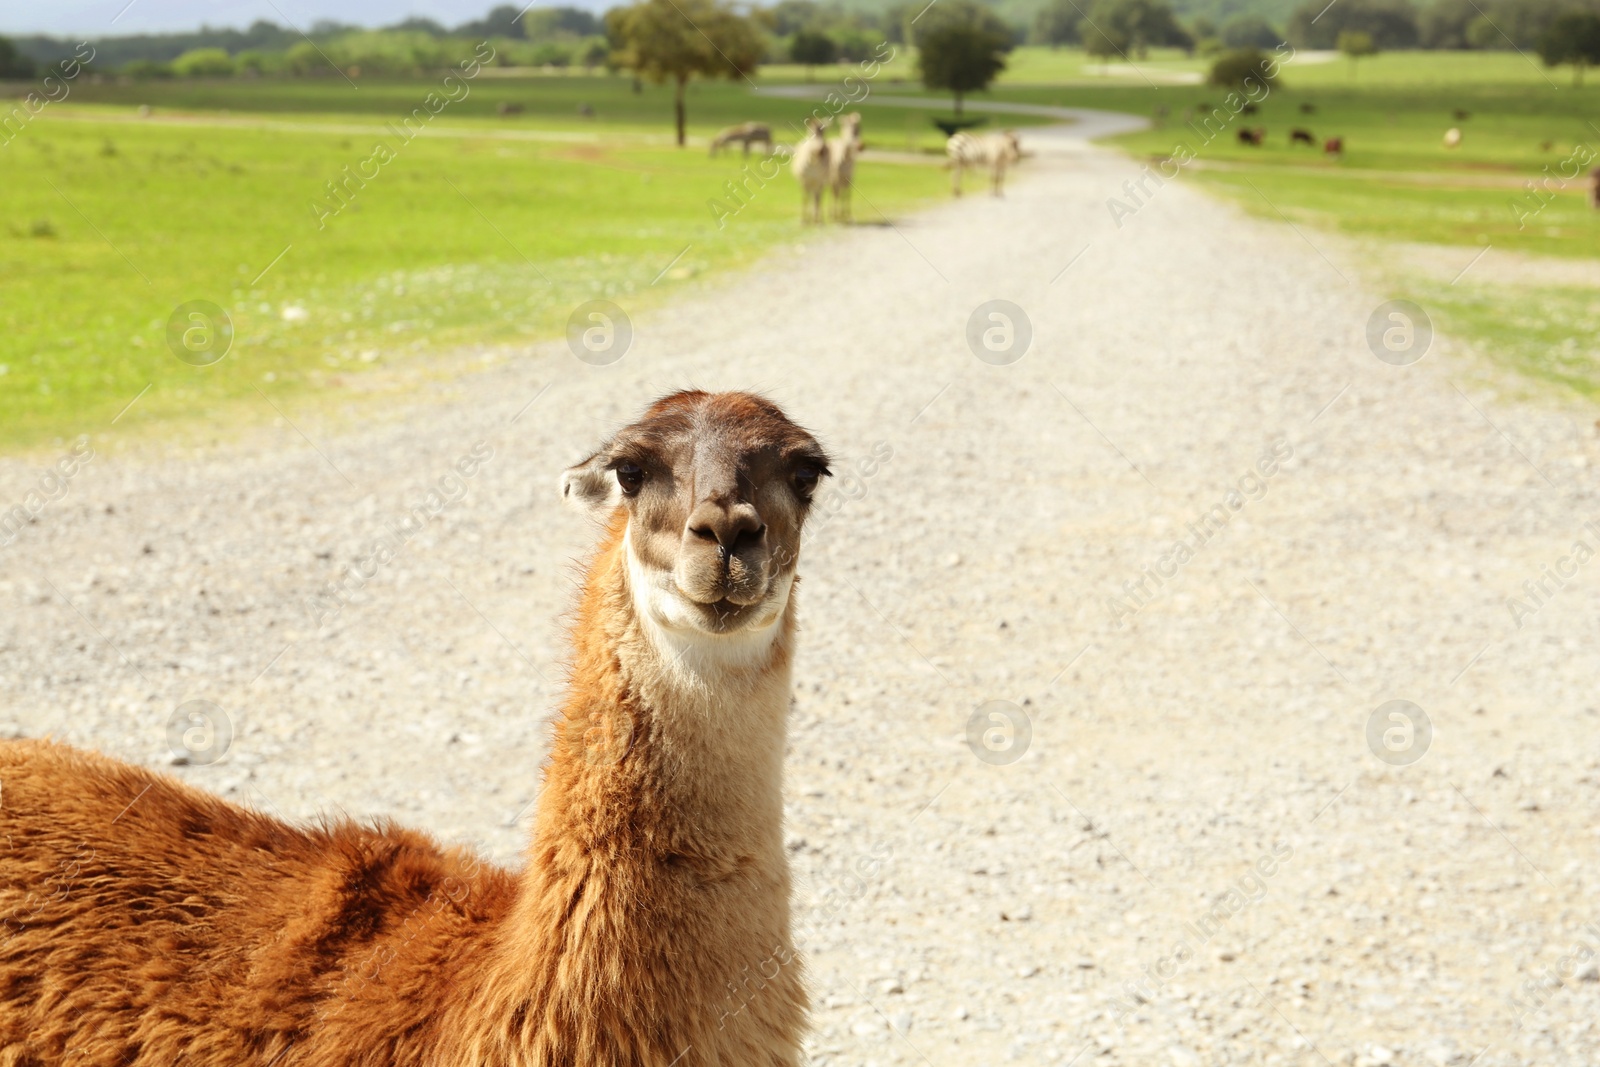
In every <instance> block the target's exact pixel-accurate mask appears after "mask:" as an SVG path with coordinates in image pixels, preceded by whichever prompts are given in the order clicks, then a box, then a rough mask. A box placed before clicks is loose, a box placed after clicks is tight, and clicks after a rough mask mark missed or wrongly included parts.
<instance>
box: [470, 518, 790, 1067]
mask: <svg viewBox="0 0 1600 1067" xmlns="http://www.w3.org/2000/svg"><path fill="white" fill-rule="evenodd" d="M628 558H629V557H628V552H627V547H626V534H625V527H624V524H623V523H622V522H621V521H620V520H619V521H618V522H617V523H615V524H614V525H613V527H612V529H611V530H610V533H609V535H608V537H607V538H606V540H605V542H604V544H603V545H602V547H601V549H600V551H599V553H598V555H597V556H596V558H595V561H594V563H593V565H592V566H591V567H590V570H589V574H588V577H587V580H586V581H585V585H584V592H583V598H582V601H581V604H580V608H579V614H578V621H577V625H576V626H575V628H574V634H573V641H574V657H573V670H572V682H571V691H570V694H569V696H568V698H567V701H566V703H565V705H564V707H563V708H562V711H561V715H560V718H559V720H558V722H557V724H556V733H555V737H554V739H553V749H552V753H551V758H550V764H549V767H548V769H547V771H546V774H545V783H544V789H543V791H542V792H541V794H540V797H539V805H538V814H537V817H536V819H535V825H534V834H533V840H532V842H531V843H530V845H529V848H528V852H527V862H526V866H525V868H524V870H523V872H522V874H521V876H520V883H519V886H518V890H517V898H516V903H515V904H514V905H513V907H512V910H511V912H510V913H509V914H508V915H507V916H506V917H505V919H504V920H503V922H502V923H500V924H496V927H495V929H494V930H493V931H486V933H488V934H489V942H488V944H489V945H492V949H491V955H490V956H489V957H488V958H487V959H486V960H485V961H484V962H485V967H484V968H483V969H482V970H480V971H479V972H477V975H476V979H475V980H474V982H473V984H474V986H476V990H475V991H474V992H473V994H472V995H471V997H470V998H468V999H467V1000H464V1001H463V1002H462V1006H463V1013H462V1015H461V1016H460V1026H459V1032H458V1035H457V1037H456V1038H455V1039H454V1041H455V1046H454V1047H455V1048H456V1049H457V1055H456V1056H455V1057H454V1058H451V1059H449V1061H448V1062H449V1063H450V1064H451V1065H452V1067H454V1065H455V1064H457V1063H460V1064H484V1063H496V1064H498V1063H507V1064H532V1063H565V1062H592V1063H618V1064H624V1063H625V1064H634V1063H657V1062H659V1063H662V1064H665V1063H668V1062H671V1061H672V1060H673V1059H674V1057H676V1056H679V1055H680V1054H681V1053H682V1052H683V1050H684V1049H685V1048H686V1047H690V1046H692V1047H694V1048H696V1049H698V1050H700V1055H701V1056H702V1057H703V1058H704V1060H705V1061H706V1062H740V1061H748V1062H755V1061H756V1060H759V1062H763V1063H773V1064H792V1063H793V1062H794V1052H793V1050H794V1049H795V1048H798V1040H799V1038H798V1034H799V1032H800V1028H801V1026H802V1025H803V1017H804V1013H805V992H804V986H803V984H802V983H801V981H800V978H799V967H798V966H791V962H792V961H793V960H794V954H793V949H792V947H791V943H790V936H789V870H788V862H787V858H786V854H785V852H784V849H783V829H782V823H783V799H782V770H783V755H784V740H785V738H784V727H785V717H786V715H787V711H788V701H789V661H790V651H791V648H792V638H793V632H794V620H793V606H792V603H790V604H786V605H785V607H784V609H783V616H782V618H781V620H780V621H779V622H778V623H777V624H776V629H775V632H774V634H773V636H772V640H771V643H770V647H769V648H768V649H767V650H766V651H767V654H766V655H765V656H757V655H755V654H754V649H752V648H750V647H745V646H733V647H728V648H716V647H702V646H700V645H698V644H695V645H691V646H688V647H684V646H682V645H675V641H674V639H673V638H671V637H670V635H663V634H661V633H659V632H656V631H655V630H653V629H652V624H651V623H650V621H649V619H648V618H646V617H645V615H646V614H647V613H645V612H641V611H639V610H638V609H637V606H636V604H635V601H634V597H633V588H634V585H635V584H636V583H635V582H634V581H632V580H630V575H629V569H628ZM729 653H732V654H729ZM772 959H777V960H779V961H781V968H780V971H781V973H780V974H779V975H778V976H777V978H776V980H774V981H772V982H771V983H770V985H767V986H766V988H764V989H763V991H762V992H761V994H760V995H759V996H758V997H751V998H749V999H748V1002H747V1000H746V999H738V998H735V999H730V993H729V990H730V989H733V988H734V983H735V981H736V980H737V979H740V978H741V976H743V975H745V974H747V973H748V972H751V971H753V970H755V969H756V968H758V967H760V966H762V964H763V961H764V960H768V961H770V960H772ZM767 967H768V969H769V970H770V968H771V964H770V963H768V964H767ZM753 1034H764V1035H767V1036H766V1037H760V1038H757V1037H753V1036H752V1035H753ZM774 1035H776V1036H774ZM751 1041H757V1042H758V1043H761V1042H767V1041H776V1042H777V1043H776V1044H775V1045H773V1046H772V1047H773V1048H774V1049H775V1050H776V1051H774V1052H772V1053H771V1054H762V1055H760V1056H759V1057H753V1055H752V1051H751V1050H752V1049H753V1048H754V1047H755V1046H753V1045H751V1044H750V1042H751ZM719 1057H720V1058H719Z"/></svg>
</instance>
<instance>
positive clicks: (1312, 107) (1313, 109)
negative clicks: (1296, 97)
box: [1300, 101, 1317, 115]
mask: <svg viewBox="0 0 1600 1067" xmlns="http://www.w3.org/2000/svg"><path fill="white" fill-rule="evenodd" d="M1316 113H1317V105H1316V104H1313V103H1311V102H1310V101H1306V102H1305V103H1303V104H1301V105H1300V114H1302V115H1315V114H1316Z"/></svg>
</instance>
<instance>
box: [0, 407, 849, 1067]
mask: <svg viewBox="0 0 1600 1067" xmlns="http://www.w3.org/2000/svg"><path fill="white" fill-rule="evenodd" d="M827 473H828V458H827V455H826V454H825V453H824V452H823V450H822V448H821V447H820V446H819V445H818V443H817V442H816V440H815V439H814V438H813V437H812V436H811V435H810V434H809V433H807V432H806V431H805V430H803V429H801V428H800V427H799V426H797V425H796V424H794V423H793V422H791V421H790V420H789V419H788V418H787V417H786V416H785V415H784V413H783V412H782V411H780V410H779V409H778V407H777V406H775V405H774V404H772V403H771V402H769V401H767V400H765V399H762V398H761V397H757V396H753V395H750V394H747V393H719V394H709V393H702V392H682V393H676V394H674V395H672V396H668V397H665V398H664V399H662V400H659V401H657V402H656V403H655V404H654V405H653V406H651V407H650V408H649V410H648V411H646V412H645V414H644V416H643V418H641V419H640V420H639V421H638V422H636V423H634V424H633V425H631V426H628V427H627V428H625V429H623V430H622V431H621V432H619V433H618V434H617V435H616V436H614V437H613V438H612V439H611V440H610V441H608V442H606V444H605V445H603V446H602V447H601V449H600V450H599V451H598V452H596V453H595V454H594V455H592V456H590V457H589V458H588V459H587V460H585V461H584V462H582V463H580V464H578V465H577V466H576V467H573V468H572V469H570V470H568V471H567V472H566V474H565V475H564V476H563V478H562V494H563V496H565V497H566V498H567V499H568V500H570V501H573V502H575V503H578V504H581V505H582V506H584V507H586V508H588V509H591V510H592V511H594V512H595V513H597V514H598V515H599V516H601V517H603V519H604V531H605V532H604V536H603V538H602V540H601V543H600V546H599V548H598V550H597V552H596V553H595V556H594V558H593V560H592V562H591V563H590V566H589V569H588V573H587V576H586V577H585V579H584V582H583V590H582V595H581V599H580V603H579V608H578V612H577V619H576V623H575V626H574V631H573V638H572V643H573V651H572V665H571V681H570V687H569V692H568V695H567V697H566V698H565V702H564V704H563V706H562V709H561V712H560V714H559V715H558V716H557V719H556V723H555V730H554V737H553V743H552V749H551V755H550V762H549V765H548V767H547V769H546V772H545V779H544V787H543V790H542V791H541V793H540V798H539V805H538V812H537V815H536V817H535V820H534V826H533V835H532V840H531V843H530V844H529V846H528V849H527V853H526V863H525V866H524V867H523V869H522V870H521V871H519V872H513V871H507V870H501V869H498V868H495V867H491V866H488V865H486V864H484V863H481V862H480V861H478V860H477V859H475V858H474V857H473V856H472V855H471V854H470V853H469V852H466V851H463V850H456V851H450V850H446V849H443V848H441V847H440V846H439V845H437V844H435V843H434V842H433V841H432V840H430V839H429V838H427V837H426V836H424V835H422V834H419V833H413V832H411V831H407V830H402V829H396V828H393V827H391V826H388V825H379V826H375V827H365V826H359V825H355V824H352V823H349V822H339V823H334V824H329V825H323V826H318V827H311V828H302V827H296V826H291V825H288V824H286V823H284V822H281V821H279V820H277V819H273V818H269V817H267V816H265V815H262V814H260V813H258V812H254V811H251V810H248V809H245V808H242V807H238V806H235V805H233V804H230V803H227V802H226V801H223V800H221V799H219V798H217V797H214V796H211V795H209V794H206V793H204V792H201V791H199V790H197V789H194V788H191V787H189V786H187V785H184V784H182V783H180V782H178V781H176V780H174V779H172V778H168V777H165V776H162V775H159V774H156V773H153V772H151V771H148V770H145V769H143V768H140V767H134V766H131V765H128V764H125V763H120V762H117V761H115V760H111V759H107V758H105V757H102V756H97V755H93V754H91V753H87V752H80V751H76V750H73V749H70V748H67V747H65V746H62V745H57V744H52V743H50V742H47V741H10V742H3V743H0V1067H62V1065H71V1067H80V1065H81V1067H173V1065H175V1064H183V1065H188V1067H671V1065H674V1064H677V1065H680V1067H694V1065H698V1064H710V1065H719V1067H735V1065H737V1067H793V1065H794V1064H796V1063H797V1061H798V1059H799V1048H800V1040H801V1036H802V1031H803V1028H804V1024H805V1016H806V1009H807V1002H806V994H805V991H804V988H803V983H802V980H801V974H800V963H799V960H798V959H797V958H796V956H795V952H794V948H793V946H792V943H791V940H790V932H789V923H790V920H789V884H790V883H789V868H788V862H787V858H786V853H785V851H784V848H783V836H782V826H781V823H782V818H783V800H782V794H781V776H782V769H783V755H784V745H785V718H786V715H787V712H788V706H789V695H790V688H791V683H790V664H791V658H792V655H793V650H794V641H795V626H796V623H795V610H796V609H795V599H794V596H793V588H794V585H795V583H796V580H797V579H796V575H795V566H796V561H797V559H798V553H799V547H800V536H801V528H802V525H803V523H804V521H805V518H806V514H807V511H808V509H809V506H810V501H811V496H812V493H813V491H814V490H815V488H816V485H817V483H818V481H819V480H820V479H821V478H822V477H823V476H825V475H826V474H827ZM757 972H759V973H760V974H761V976H762V980H761V981H760V982H759V983H755V984H754V985H752V983H751V982H750V981H749V980H748V979H749V978H750V976H751V975H753V974H755V973H757ZM741 981H742V984H741Z"/></svg>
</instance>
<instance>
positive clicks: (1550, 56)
mask: <svg viewBox="0 0 1600 1067" xmlns="http://www.w3.org/2000/svg"><path fill="white" fill-rule="evenodd" d="M1088 3H1089V7H1088V10H1087V11H1084V10H1083V8H1082V7H1081V5H1080V2H1079V0H1046V4H1045V6H1044V7H1043V8H1041V9H1040V10H1039V11H1038V13H1037V15H1036V17H1035V19H1034V22H1033V25H1032V26H1031V27H1029V28H1024V27H1020V26H1017V25H1015V24H1013V23H1009V22H1007V21H1006V20H1005V19H1004V18H1003V17H1002V16H1001V15H1000V14H999V12H998V11H997V10H996V9H995V7H994V6H992V5H991V4H989V3H985V2H983V0H942V2H940V3H938V4H937V5H934V4H926V5H923V6H921V7H920V8H914V7H913V5H912V4H909V3H904V4H897V5H896V6H895V7H892V8H889V9H888V10H886V11H885V12H884V13H883V14H882V15H878V16H873V15H869V14H864V13H861V12H853V11H851V10H849V9H847V8H845V7H844V6H843V5H842V4H840V3H838V2H836V0H835V2H828V3H819V2H817V0H779V2H778V3H777V4H775V5H773V6H772V7H769V8H754V9H741V8H739V7H736V6H735V5H734V4H733V3H732V2H730V0H637V2H635V3H633V4H631V5H628V6H619V7H614V8H612V9H611V10H609V11H607V12H606V13H605V15H604V16H603V17H602V18H596V17H595V16H594V15H593V14H592V13H590V12H587V11H584V10H582V9H579V8H572V7H560V8H541V9H538V10H537V11H534V10H527V9H525V10H524V11H521V12H519V11H518V10H517V9H516V8H514V7H512V6H510V5H504V6H501V7H497V8H494V9H493V10H491V11H490V12H489V13H488V14H487V15H486V16H485V17H484V18H483V19H479V20H475V21H473V22H469V23H464V24H462V25H460V26H458V27H456V28H455V29H454V30H447V29H445V27H443V26H442V25H440V24H439V23H437V22H433V21H431V20H428V19H419V18H413V19H408V20H406V21H405V22H402V23H399V24H397V25H395V26H392V27H389V28H387V29H382V30H363V29H359V28H352V27H347V26H342V25H338V24H335V23H326V22H325V23H318V24H317V25H316V26H314V27H313V33H314V34H320V39H316V38H307V37H304V36H301V35H299V34H297V33H295V34H293V35H292V36H291V31H287V30H284V29H282V28H280V27H277V26H275V25H273V24H271V23H267V22H264V21H261V22H257V23H255V24H254V25H252V26H251V27H250V28H249V29H248V30H244V31H234V30H209V29H207V30H202V31H201V32H200V34H199V35H182V34H175V35H158V36H153V37H152V36H145V37H138V38H113V39H107V40H102V41H96V42H94V47H95V56H94V60H93V64H92V66H91V67H90V71H91V76H95V75H98V74H100V73H102V72H103V71H104V70H105V69H106V68H108V67H109V68H112V69H113V70H114V71H115V72H116V73H117V74H118V75H119V76H123V77H175V76H190V77H226V76H235V75H244V76H257V77H259V76H262V75H316V74H333V73H339V74H343V75H344V76H345V77H347V78H350V77H357V76H361V75H363V74H407V73H420V72H422V71H430V70H439V69H443V68H445V67H448V66H451V65H454V64H457V63H465V62H469V61H471V57H470V56H468V55H467V53H468V52H470V51H472V50H473V49H474V48H475V46H476V44H481V42H483V41H485V40H487V41H491V42H493V43H494V53H493V54H494V59H493V60H492V62H494V63H497V64H499V65H502V66H555V67H562V66H570V65H573V64H574V63H581V64H582V65H584V66H586V67H589V68H593V67H597V66H600V65H602V64H603V65H604V66H606V67H607V68H608V69H611V70H627V71H630V72H631V73H632V74H633V76H634V79H635V88H637V87H638V85H639V84H640V83H641V82H642V81H643V80H649V81H651V82H655V83H657V84H663V85H668V84H670V85H671V86H672V88H673V100H674V113H675V124H676V127H677V139H678V143H679V144H680V145H682V144H684V143H685V139H686V133H685V128H686V116H685V111H686V96H685V94H686V90H687V86H688V85H689V83H690V81H691V80H693V79H695V78H701V79H707V78H725V79H734V78H739V77H748V76H749V75H750V74H751V73H753V72H754V71H755V70H756V69H757V68H758V67H759V66H760V65H761V64H763V63H770V62H774V61H782V60H785V59H787V60H789V61H791V62H796V63H801V64H804V65H807V66H808V67H815V66H819V65H824V64H829V63H834V62H838V61H841V60H843V61H852V62H857V63H876V61H877V60H876V59H874V58H873V57H874V56H876V57H877V58H879V59H881V58H882V57H883V53H882V52H881V51H879V49H880V48H882V47H887V46H888V45H889V44H891V43H896V44H904V45H906V46H908V51H910V52H911V53H913V55H914V57H915V64H916V67H917V71H918V73H919V74H920V76H921V80H922V83H923V85H925V86H926V87H927V88H929V89H933V90H938V91H944V92H949V93H950V94H951V95H952V97H953V100H954V105H955V111H956V114H957V119H958V120H959V119H960V118H961V106H962V101H963V98H964V97H965V96H966V95H967V94H969V93H972V92H977V91H982V90H985V89H987V88H988V87H989V86H990V85H991V84H992V83H993V81H994V79H995V78H996V77H997V76H998V75H999V73H1000V72H1001V71H1003V70H1004V69H1005V67H1006V62H1007V59H1006V56H1007V53H1009V52H1010V51H1011V50H1012V49H1013V48H1014V47H1015V46H1016V45H1017V44H1019V43H1021V42H1023V41H1027V40H1033V41H1036V42H1039V43H1042V44H1047V45H1053V46H1059V45H1062V44H1081V45H1082V46H1083V48H1084V49H1085V50H1086V51H1087V52H1088V53H1089V54H1090V55H1093V56H1099V57H1101V58H1104V59H1106V60H1112V59H1122V60H1128V59H1132V58H1135V57H1138V58H1142V57H1144V56H1145V55H1146V54H1147V53H1148V51H1149V49H1151V48H1153V47H1177V48H1182V49H1184V50H1185V51H1188V52H1190V53H1193V52H1195V51H1197V50H1199V51H1201V52H1203V53H1205V54H1212V55H1215V56H1216V57H1217V59H1216V61H1215V62H1214V63H1213V65H1212V80H1213V82H1218V83H1221V82H1225V81H1229V80H1230V79H1231V80H1237V74H1238V72H1239V71H1247V72H1248V71H1253V70H1256V69H1258V68H1262V67H1263V64H1264V60H1263V57H1262V55H1261V52H1260V50H1261V49H1263V48H1272V47H1275V46H1276V45H1278V44H1281V43H1283V41H1284V40H1285V39H1287V41H1288V42H1289V43H1291V44H1293V45H1295V46H1296V47H1300V48H1313V49H1317V48H1338V49H1339V50H1340V51H1342V52H1344V53H1346V54H1347V55H1349V56H1350V57H1351V59H1352V60H1355V59H1357V58H1358V57H1360V56H1365V55H1371V54H1373V53H1374V52H1376V51H1379V50H1391V49H1406V48H1417V47H1421V46H1423V45H1424V35H1423V30H1422V28H1421V27H1422V26H1423V25H1426V26H1427V27H1428V33H1429V34H1430V35H1431V37H1430V38H1429V39H1430V40H1433V41H1435V44H1436V46H1437V47H1450V48H1458V47H1465V48H1489V47H1491V46H1493V44H1494V41H1495V40H1496V39H1498V40H1501V41H1504V42H1505V44H1506V46H1507V47H1521V46H1520V45H1519V44H1518V42H1517V40H1516V39H1515V38H1514V37H1512V36H1511V31H1510V30H1508V29H1506V27H1505V26H1503V25H1502V24H1500V23H1499V22H1497V21H1495V20H1494V19H1492V18H1490V17H1489V16H1488V15H1487V14H1486V13H1485V10H1484V8H1483V7H1482V6H1480V5H1481V3H1487V4H1489V5H1490V6H1491V7H1495V5H1496V4H1497V3H1498V4H1501V5H1513V6H1514V7H1515V9H1516V10H1517V12H1518V13H1519V18H1521V20H1522V21H1519V22H1517V23H1515V24H1513V28H1514V29H1515V30H1516V32H1518V33H1523V34H1535V35H1536V36H1535V39H1534V41H1533V47H1535V48H1536V49H1537V50H1538V51H1539V53H1540V54H1541V55H1542V56H1543V58H1544V60H1545V62H1546V63H1547V64H1548V65H1551V66H1555V65H1560V64H1570V65H1571V66H1572V67H1573V76H1574V81H1575V83H1577V84H1581V83H1582V77H1583V71H1584V69H1585V68H1586V67H1587V66H1591V65H1600V0H1434V2H1433V4H1432V6H1430V7H1429V8H1427V9H1426V10H1425V12H1423V13H1421V14H1419V12H1418V10H1417V9H1416V8H1415V7H1414V6H1413V4H1412V2H1411V0H1343V2H1342V3H1336V4H1325V3H1324V2H1323V0H1307V2H1306V3H1305V4H1304V5H1303V6H1302V7H1300V8H1298V9H1297V10H1296V11H1295V12H1294V14H1293V15H1292V16H1291V18H1290V20H1289V24H1288V28H1287V30H1286V32H1285V34H1284V35H1283V36H1279V34H1278V31H1277V30H1276V28H1275V27H1273V26H1271V25H1270V23H1267V22H1266V21H1265V20H1264V19H1260V18H1259V17H1256V16H1244V17H1243V21H1241V18H1238V17H1236V18H1234V19H1232V20H1230V21H1229V22H1228V23H1227V24H1225V25H1224V26H1222V27H1220V28H1219V27H1216V26H1215V25H1213V24H1211V23H1210V22H1209V20H1208V19H1206V18H1204V17H1200V18H1195V19H1192V20H1190V21H1189V22H1188V24H1187V25H1186V24H1185V23H1184V22H1183V21H1182V20H1180V19H1179V17H1178V16H1177V14H1176V13H1175V12H1174V10H1173V8H1172V7H1171V6H1170V4H1168V3H1167V2H1166V0H1088ZM1563 5H1564V6H1563ZM1495 9H1496V10H1498V8H1495ZM1535 9H1537V10H1539V11H1542V12H1544V13H1545V14H1549V15H1550V17H1549V19H1548V20H1547V21H1544V22H1540V21H1538V20H1535V19H1532V18H1531V16H1530V14H1529V13H1530V12H1531V11H1534V10H1535ZM914 10H915V11H916V14H915V15H913V14H912V12H913V11H914ZM1423 15H1425V16H1426V18H1425V19H1424V21H1423V22H1419V18H1422V17H1423ZM874 20H876V21H874ZM1485 27H1488V29H1487V30H1486V29H1485ZM219 34H220V35H222V38H223V39H226V40H227V41H228V42H229V43H231V44H234V45H238V46H240V47H238V48H237V49H236V50H234V51H230V50H229V48H228V47H227V46H226V45H225V44H222V43H216V41H215V40H214V39H208V38H207V37H206V35H212V38H215V37H216V35H219ZM1491 34H1492V37H1491ZM229 35H232V36H229ZM295 38H298V39H295ZM874 39H875V40H876V45H877V46H878V47H877V48H874V47H872V42H874ZM40 40H41V39H29V38H23V39H22V42H21V44H22V47H21V48H18V47H16V46H14V45H13V44H12V43H11V42H9V41H7V40H6V39H4V38H0V78H27V77H31V76H33V75H34V74H35V73H36V71H37V69H38V68H37V60H36V57H37V55H38V54H39V51H40V49H41V47H44V46H41V45H40V44H39V41H40ZM42 40H45V41H47V42H51V45H50V46H51V47H54V44H55V42H53V39H42ZM208 40H209V41H210V43H205V42H207V41H208ZM132 41H138V42H142V43H143V44H144V45H146V46H149V45H150V43H151V42H160V43H161V46H162V48H163V49H166V50H168V51H170V50H173V49H176V48H179V47H181V46H184V45H192V46H193V47H188V48H187V50H185V51H181V52H179V53H178V54H176V55H175V56H173V57H172V58H170V59H169V60H160V59H152V58H148V57H145V56H140V57H138V58H132V59H129V58H123V59H122V62H121V63H120V66H118V65H116V64H115V59H114V57H117V56H119V55H120V56H123V57H126V56H128V55H130V54H132V53H130V51H129V48H130V47H131V45H129V42H132ZM197 41H199V42H200V43H197ZM1441 42H1442V43H1441ZM274 44H276V45H278V46H280V47H277V48H274V47H273V45H274ZM45 54H46V55H48V54H49V52H48V51H46V52H45ZM874 69H876V68H874ZM1229 71H1231V72H1233V73H1227V72H1229ZM1219 72H1220V73H1219ZM959 124H960V123H958V124H953V125H951V126H950V128H952V129H953V128H958V125H959Z"/></svg>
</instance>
